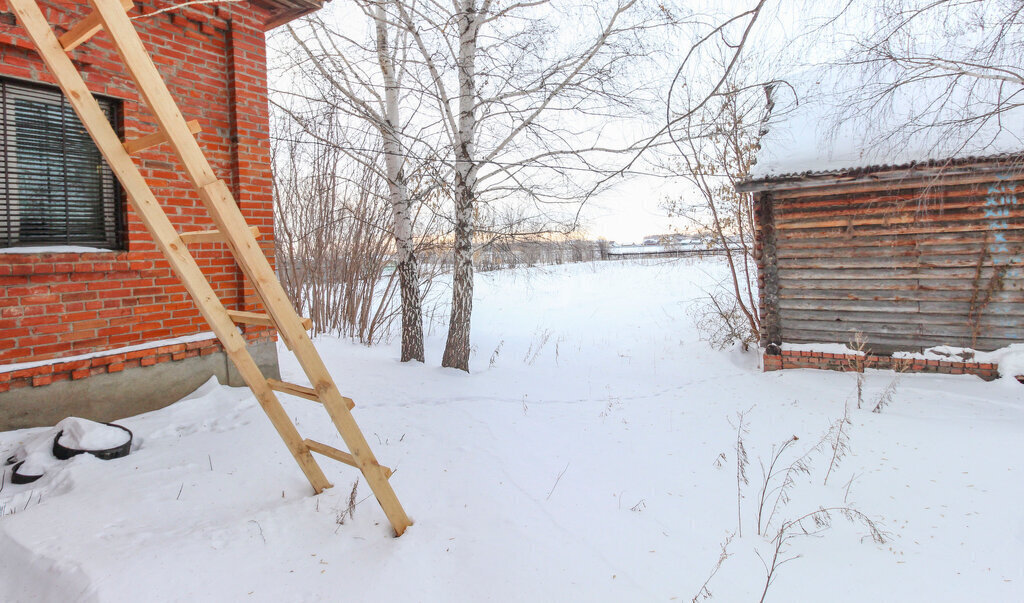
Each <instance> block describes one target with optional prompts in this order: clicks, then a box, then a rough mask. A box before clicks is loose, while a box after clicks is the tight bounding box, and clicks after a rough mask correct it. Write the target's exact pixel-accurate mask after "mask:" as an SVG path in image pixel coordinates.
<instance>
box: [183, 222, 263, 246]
mask: <svg viewBox="0 0 1024 603" xmlns="http://www.w3.org/2000/svg"><path fill="white" fill-rule="evenodd" d="M249 231H250V232H252V236H254V237H256V238H257V239H258V238H260V235H261V234H262V233H260V229H259V228H257V227H255V226H250V227H249ZM178 236H180V237H181V240H182V242H184V243H185V244H186V245H192V244H194V243H223V242H226V241H227V240H228V239H227V237H225V236H224V235H223V234H221V232H220V231H219V230H196V231H193V232H183V233H181V234H180V235H178Z"/></svg>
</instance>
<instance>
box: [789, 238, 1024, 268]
mask: <svg viewBox="0 0 1024 603" xmlns="http://www.w3.org/2000/svg"><path fill="white" fill-rule="evenodd" d="M1022 235H1024V233H1022ZM1015 238H1019V239H1020V240H1019V242H1016V241H1015V242H1011V241H1009V240H1007V244H1011V245H1012V244H1014V243H1016V244H1018V245H1021V248H1022V249H1024V236H1021V237H1015ZM1007 239H1009V237H1007ZM990 246H991V243H988V242H985V241H984V240H982V239H979V240H977V241H975V242H972V243H970V244H964V245H946V244H942V243H939V242H936V243H933V244H927V243H925V244H917V243H916V242H915V241H908V242H907V244H905V245H880V246H864V247H839V246H820V247H810V248H808V247H800V248H792V247H790V246H788V245H787V246H786V247H783V248H782V249H779V250H778V252H777V253H776V256H777V257H778V259H779V260H780V261H782V260H784V259H787V260H789V259H815V258H829V259H832V258H926V259H927V258H931V257H940V258H941V257H962V256H967V257H974V258H977V257H978V256H979V255H981V254H983V253H984V254H987V253H988V248H989V247H990Z"/></svg>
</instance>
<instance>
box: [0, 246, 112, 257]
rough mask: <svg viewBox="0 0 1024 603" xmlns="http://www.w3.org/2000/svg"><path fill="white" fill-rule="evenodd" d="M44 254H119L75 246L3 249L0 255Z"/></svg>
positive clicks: (107, 250)
mask: <svg viewBox="0 0 1024 603" xmlns="http://www.w3.org/2000/svg"><path fill="white" fill-rule="evenodd" d="M44 253H119V252H118V250H116V249H104V248H102V247H80V246H77V245H40V246H37V247H4V248H0V254H12V255H35V254H44Z"/></svg>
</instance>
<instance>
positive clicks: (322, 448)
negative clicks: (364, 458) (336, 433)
mask: <svg viewBox="0 0 1024 603" xmlns="http://www.w3.org/2000/svg"><path fill="white" fill-rule="evenodd" d="M302 443H303V444H305V445H306V448H308V449H309V450H310V451H311V452H316V453H317V454H322V455H324V456H326V457H327V458H331V459H334V460H336V461H340V462H342V463H345V464H346V465H352V466H353V467H357V468H358V467H359V465H357V464H356V459H355V458H353V457H352V455H351V454H349V453H347V452H343V451H341V450H338V449H337V448H335V447H333V446H328V445H327V444H322V443H320V442H316V441H314V440H309V439H307V440H302ZM377 466H378V467H380V470H381V471H382V472H383V473H384V477H386V478H389V479H390V478H391V473H392V471H391V469H389V468H387V467H385V466H384V465H377Z"/></svg>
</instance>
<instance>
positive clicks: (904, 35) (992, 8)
mask: <svg viewBox="0 0 1024 603" xmlns="http://www.w3.org/2000/svg"><path fill="white" fill-rule="evenodd" d="M844 6H845V5H844ZM860 8H861V11H862V12H857V13H855V14H854V15H853V16H852V18H856V19H861V20H867V21H868V22H869V23H870V28H869V29H867V30H866V31H865V30H864V29H855V30H853V31H852V32H849V33H847V32H844V33H843V35H842V38H844V39H846V40H848V43H849V44H850V46H851V50H850V51H849V52H847V53H846V54H845V55H844V56H843V57H842V58H841V59H840V60H839V61H838V63H839V67H840V68H843V69H845V70H846V71H847V72H850V73H854V74H856V75H855V77H854V81H856V83H857V86H856V89H855V90H848V91H846V92H848V95H847V97H848V98H847V105H848V106H846V110H845V111H842V112H840V113H841V115H840V116H839V119H847V118H849V117H850V116H851V114H858V115H859V117H861V118H862V119H861V120H860V121H861V122H862V123H868V124H884V125H885V126H887V127H888V128H887V129H876V130H875V131H873V132H871V135H872V136H871V142H873V143H874V144H877V145H887V146H889V147H890V148H899V147H900V146H902V145H904V144H905V143H906V141H907V140H908V139H909V138H917V139H918V140H924V141H926V142H927V143H929V144H930V145H931V146H932V147H934V149H935V153H934V154H935V155H936V156H938V155H941V154H946V155H947V156H948V155H952V154H956V153H962V152H963V151H964V150H967V151H968V152H971V153H978V154H982V153H985V152H986V151H994V152H1006V151H1007V150H1008V149H1013V150H1015V151H1019V150H1020V149H1021V148H1022V145H1024V133H1022V132H1021V129H1020V125H1021V123H1022V118H1021V117H1020V113H1021V111H1024V109H1022V105H1024V4H1022V3H1021V2H1020V1H1019V0H888V1H885V2H875V3H872V4H871V5H869V6H868V7H860ZM894 112H895V113H896V114H898V116H899V117H900V120H899V121H900V123H899V124H897V125H896V126H895V127H893V122H894V120H893V119H891V118H890V116H891V115H892V114H893V113H894ZM922 137H924V138H922ZM998 141H1002V144H1000V143H999V142H998Z"/></svg>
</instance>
